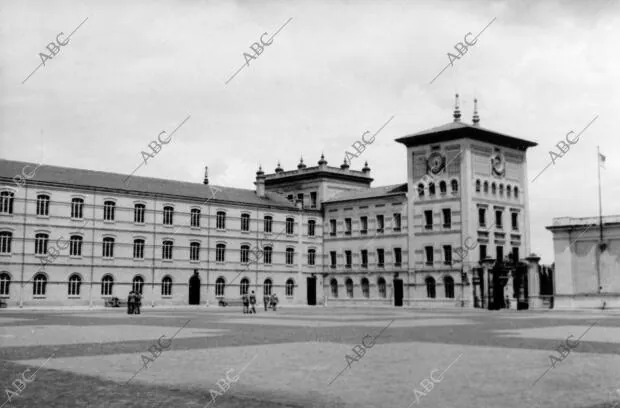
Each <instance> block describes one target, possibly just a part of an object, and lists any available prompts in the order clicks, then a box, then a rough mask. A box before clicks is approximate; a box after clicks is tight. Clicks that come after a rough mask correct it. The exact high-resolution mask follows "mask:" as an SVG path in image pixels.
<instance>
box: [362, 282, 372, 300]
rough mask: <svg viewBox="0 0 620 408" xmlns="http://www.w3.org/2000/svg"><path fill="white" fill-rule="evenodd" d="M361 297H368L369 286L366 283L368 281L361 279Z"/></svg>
mask: <svg viewBox="0 0 620 408" xmlns="http://www.w3.org/2000/svg"><path fill="white" fill-rule="evenodd" d="M362 295H363V296H364V297H365V298H369V297H370V284H369V283H368V279H366V278H362Z"/></svg>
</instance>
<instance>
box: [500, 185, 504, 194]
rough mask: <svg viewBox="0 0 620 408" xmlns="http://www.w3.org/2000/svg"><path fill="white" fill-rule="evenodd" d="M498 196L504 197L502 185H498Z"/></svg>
mask: <svg viewBox="0 0 620 408" xmlns="http://www.w3.org/2000/svg"><path fill="white" fill-rule="evenodd" d="M499 196H500V197H503V196H504V185H503V184H500V185H499Z"/></svg>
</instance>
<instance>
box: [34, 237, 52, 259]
mask: <svg viewBox="0 0 620 408" xmlns="http://www.w3.org/2000/svg"><path fill="white" fill-rule="evenodd" d="M48 240H49V235H47V234H44V233H39V234H36V235H35V236H34V253H35V254H37V255H44V254H46V253H47V241H48Z"/></svg>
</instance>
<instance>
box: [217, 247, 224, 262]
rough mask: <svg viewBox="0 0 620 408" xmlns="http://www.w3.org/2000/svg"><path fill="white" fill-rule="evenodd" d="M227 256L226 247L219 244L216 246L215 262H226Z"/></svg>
mask: <svg viewBox="0 0 620 408" xmlns="http://www.w3.org/2000/svg"><path fill="white" fill-rule="evenodd" d="M225 256H226V245H224V244H217V245H216V246H215V262H224V260H225V259H226V258H225Z"/></svg>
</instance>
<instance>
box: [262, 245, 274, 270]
mask: <svg viewBox="0 0 620 408" xmlns="http://www.w3.org/2000/svg"><path fill="white" fill-rule="evenodd" d="M272 256H273V248H271V247H270V246H266V247H265V248H263V262H264V263H265V265H271V258H272Z"/></svg>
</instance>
